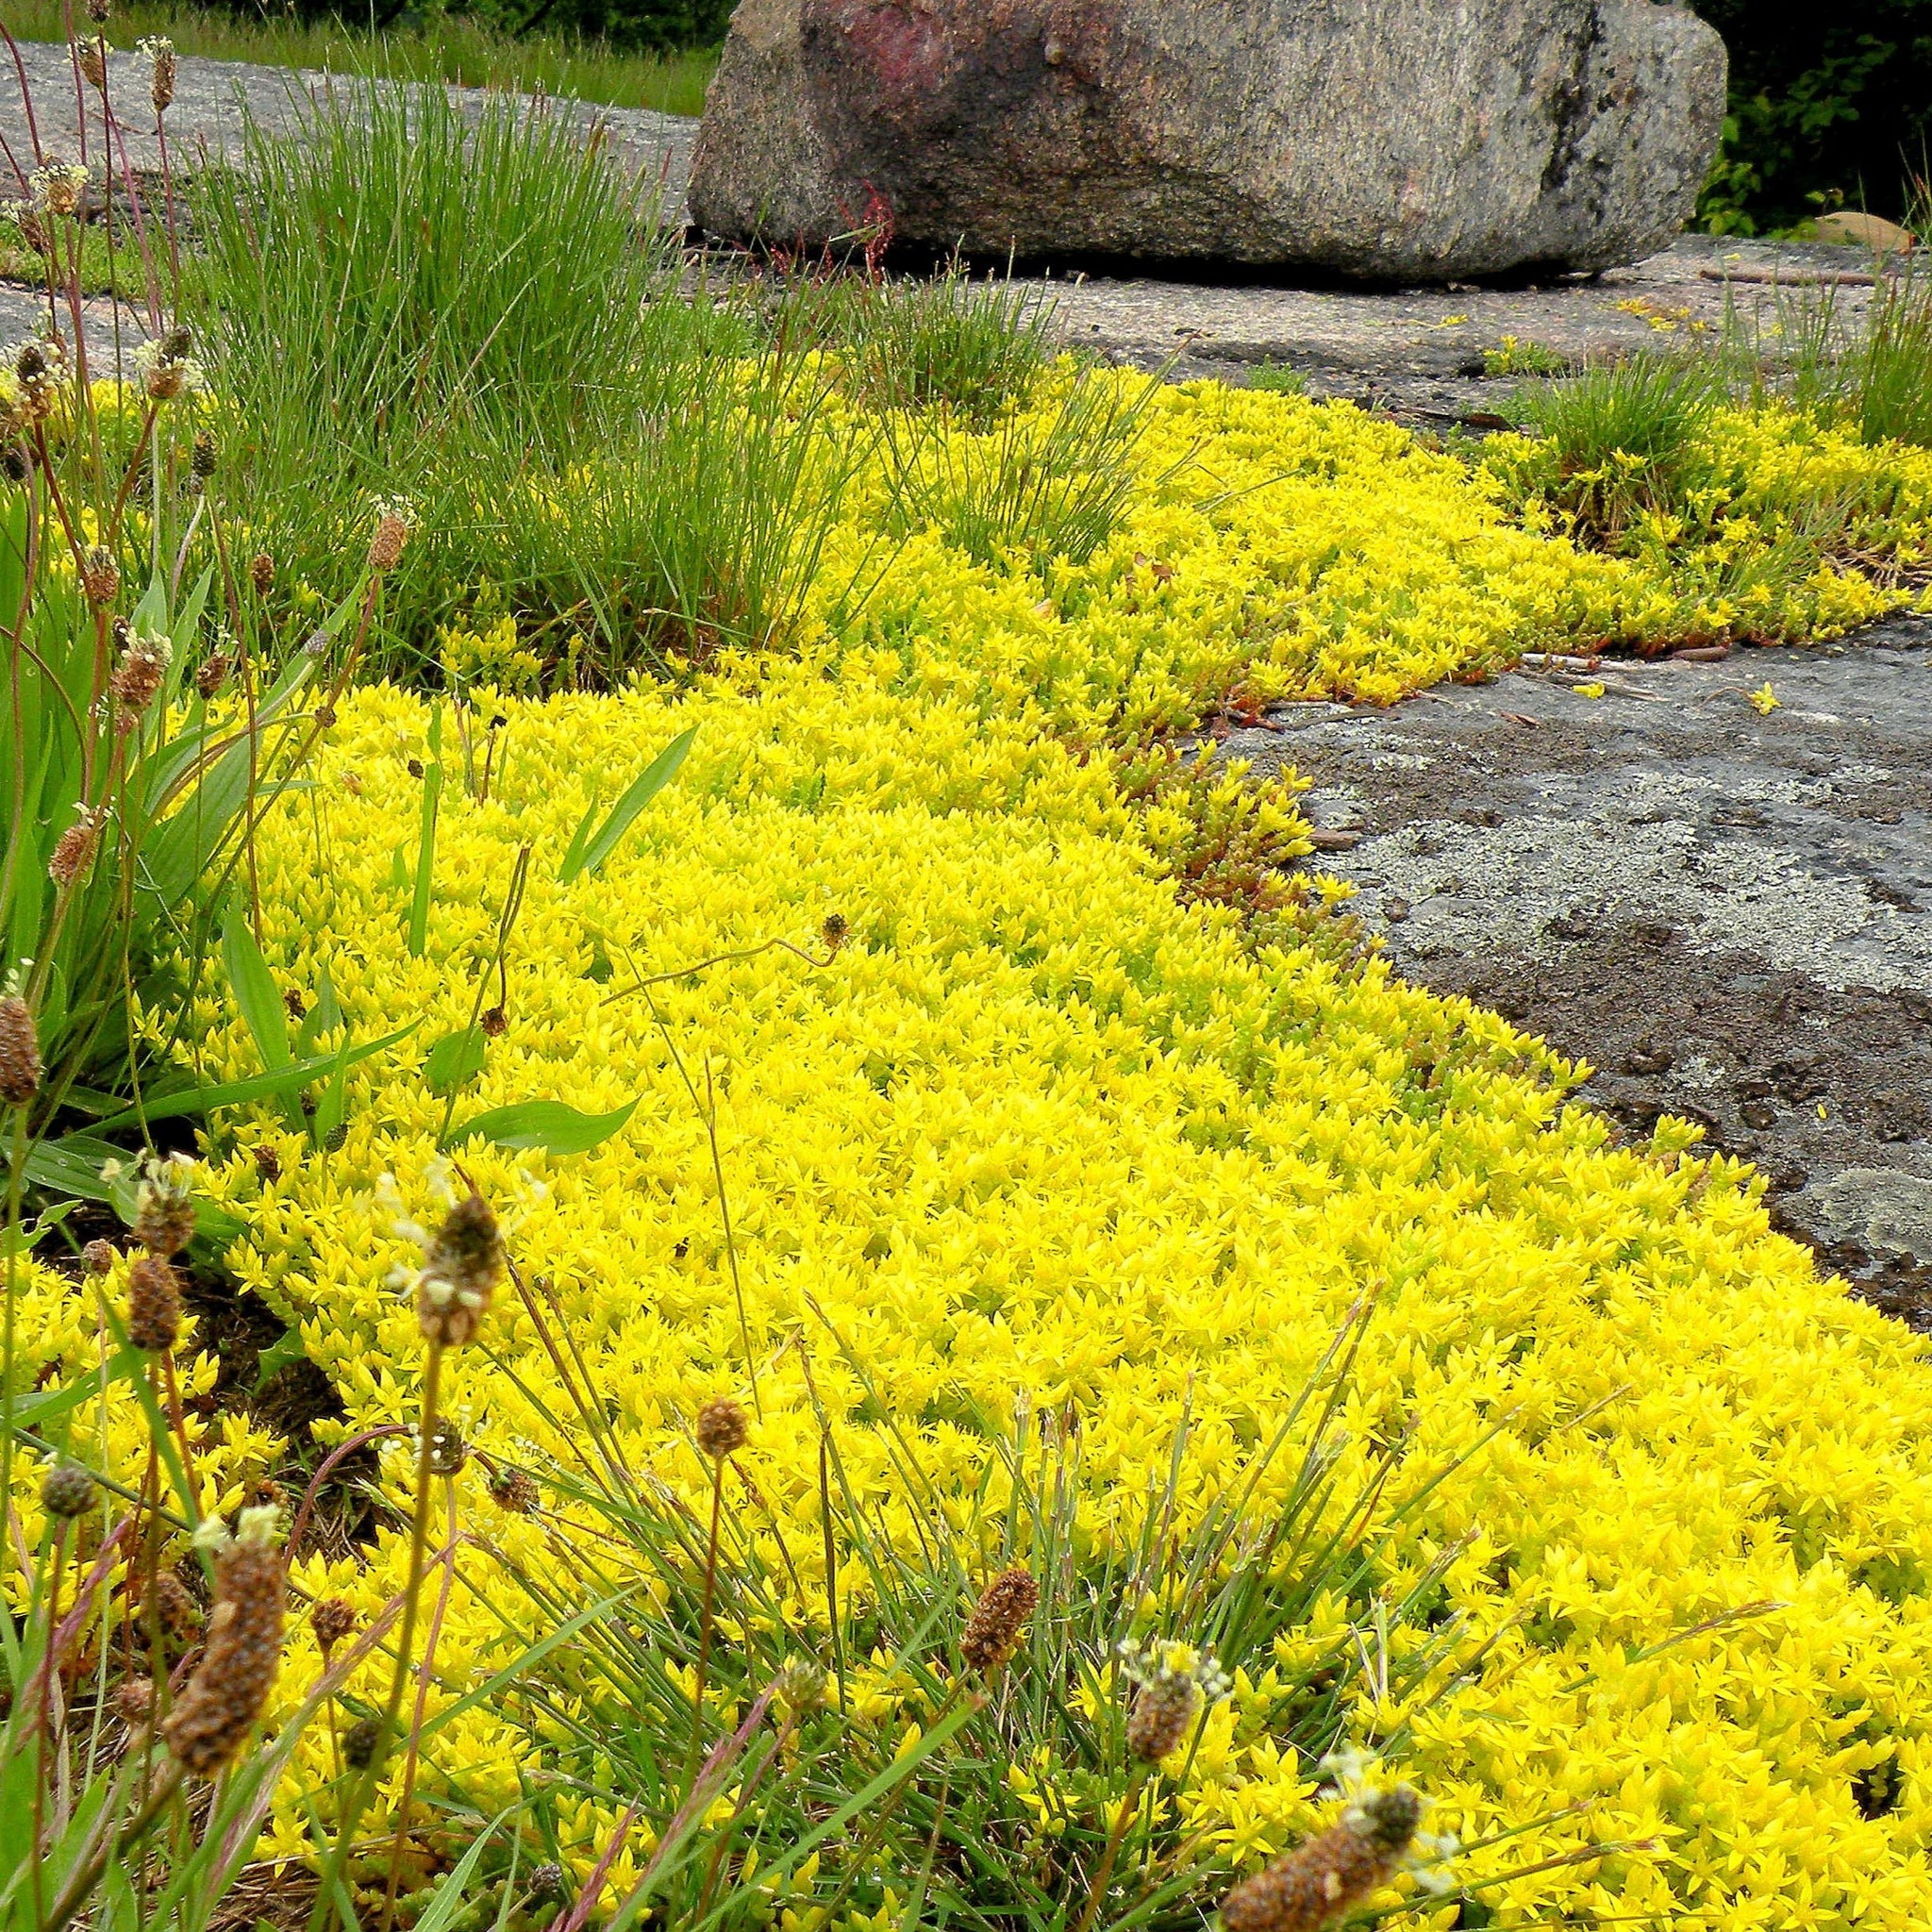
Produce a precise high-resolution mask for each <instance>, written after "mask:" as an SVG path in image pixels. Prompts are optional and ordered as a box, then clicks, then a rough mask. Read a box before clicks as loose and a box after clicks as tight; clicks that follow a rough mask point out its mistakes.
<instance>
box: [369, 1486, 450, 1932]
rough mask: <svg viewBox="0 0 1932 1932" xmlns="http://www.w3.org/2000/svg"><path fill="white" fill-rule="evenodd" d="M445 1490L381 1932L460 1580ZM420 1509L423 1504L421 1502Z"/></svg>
mask: <svg viewBox="0 0 1932 1932" xmlns="http://www.w3.org/2000/svg"><path fill="white" fill-rule="evenodd" d="M442 1487H443V1493H444V1496H445V1498H446V1501H447V1504H448V1514H449V1535H448V1538H447V1540H446V1541H445V1542H444V1545H443V1547H444V1549H445V1551H446V1553H447V1554H446V1557H445V1560H444V1563H443V1566H442V1582H441V1586H440V1587H439V1589H438V1590H437V1592H436V1608H435V1609H434V1610H433V1611H432V1612H431V1613H430V1618H429V1630H428V1634H427V1635H426V1636H425V1639H424V1641H423V1661H422V1663H421V1664H420V1665H419V1666H418V1668H417V1671H416V1704H415V1708H414V1709H413V1710H412V1711H411V1713H410V1716H409V1741H408V1748H407V1750H406V1751H405V1753H404V1757H403V1794H402V1797H401V1798H400V1799H399V1800H398V1801H397V1805H396V1822H395V1828H394V1830H393V1832H392V1833H391V1839H390V1853H389V1882H388V1884H387V1886H386V1887H385V1888H384V1890H383V1895H382V1919H381V1926H382V1932H389V1928H390V1926H391V1924H394V1922H395V1914H396V1891H397V1888H398V1887H399V1886H400V1884H401V1882H402V1876H403V1847H404V1845H405V1844H406V1843H408V1836H409V1807H410V1805H411V1804H412V1803H413V1802H414V1800H415V1796H416V1767H417V1765H418V1763H419V1762H420V1761H421V1757H422V1747H423V1719H424V1717H425V1714H426V1713H427V1710H428V1707H429V1686H430V1684H431V1682H432V1681H433V1679H434V1676H435V1662H436V1646H437V1643H438V1641H439V1640H440V1639H441V1636H442V1621H443V1618H444V1617H445V1616H446V1615H447V1614H448V1611H449V1598H450V1591H451V1590H452V1588H453V1587H454V1586H455V1583H456V1580H457V1482H456V1478H455V1477H454V1476H445V1477H444V1478H443V1481H442ZM418 1509H419V1511H421V1509H422V1505H421V1503H420V1502H419V1504H418Z"/></svg>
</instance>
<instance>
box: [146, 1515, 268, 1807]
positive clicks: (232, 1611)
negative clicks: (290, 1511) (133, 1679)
mask: <svg viewBox="0 0 1932 1932" xmlns="http://www.w3.org/2000/svg"><path fill="white" fill-rule="evenodd" d="M279 1516H280V1512H279V1511H278V1510H275V1509H244V1510H243V1511H242V1524H241V1529H240V1531H239V1533H238V1534H237V1535H236V1537H235V1539H234V1541H232V1542H231V1543H230V1544H229V1545H228V1547H227V1548H226V1549H225V1550H224V1551H223V1552H222V1554H221V1556H220V1557H219V1558H218V1559H217V1563H216V1568H215V1607H214V1610H213V1613H212V1614H211V1615H210V1616H209V1618H208V1642H207V1646H206V1648H205V1649H204V1650H203V1652H202V1658H201V1663H200V1665H199V1666H198V1667H197V1668H196V1670H195V1673H194V1674H193V1676H192V1677H191V1678H190V1679H189V1680H188V1685H187V1688H186V1689H185V1690H184V1691H182V1693H181V1696H180V1699H179V1701H178V1702H177V1703H176V1704H175V1708H174V1711H173V1713H172V1714H171V1715H170V1716H169V1718H168V1721H167V1723H166V1724H165V1725H164V1726H163V1727H162V1728H163V1731H164V1733H165V1735H166V1737H167V1740H168V1748H169V1750H171V1751H172V1752H173V1753H174V1754H175V1757H176V1758H177V1759H178V1760H179V1762H180V1763H181V1765H182V1766H183V1768H184V1769H186V1770H187V1771H189V1772H191V1773H192V1774H194V1775H196V1776H198V1777H212V1776H213V1775H214V1774H215V1773H216V1772H218V1771H220V1770H221V1769H222V1767H223V1766H224V1765H225V1764H228V1763H230V1762H231V1761H232V1760H233V1759H234V1757H235V1756H236V1755H237V1753H238V1752H240V1751H241V1749H242V1745H244V1744H245V1743H246V1742H247V1741H248V1736H249V1733H250V1732H251V1731H253V1730H254V1728H255V1725H256V1723H257V1721H258V1719H259V1717H260V1716H261V1712H262V1708H263V1707H264V1706H265V1705H266V1704H267V1702H268V1694H269V1691H271V1690H272V1689H273V1688H274V1686H275V1672H276V1670H277V1669H278V1668H279V1667H280V1664H281V1660H282V1611H283V1590H284V1585H283V1576H282V1553H281V1551H280V1550H279V1549H277V1548H276V1546H275V1529H276V1524H277V1522H278V1519H279Z"/></svg>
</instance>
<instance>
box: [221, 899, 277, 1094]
mask: <svg viewBox="0 0 1932 1932" xmlns="http://www.w3.org/2000/svg"><path fill="white" fill-rule="evenodd" d="M222 964H223V965H224V966H225V968H226V969H227V974H228V990H229V991H231V992H232V993H233V994H234V995H235V1004H236V1005H237V1006H238V1007H239V1008H241V1009H242V1019H244V1020H245V1021H247V1023H248V1031H249V1033H250V1035H251V1036H252V1037H253V1039H254V1041H255V1050H256V1052H257V1053H258V1054H259V1055H260V1056H261V1063H262V1065H263V1066H264V1067H266V1068H267V1069H269V1071H271V1072H274V1071H275V1069H276V1068H278V1067H286V1066H287V1065H288V1064H289V1063H290V1061H291V1059H292V1058H293V1056H292V1055H291V1053H290V1051H289V1009H288V1008H287V1007H285V1006H284V1005H283V1004H282V996H281V994H280V993H279V992H277V991H275V975H274V974H271V973H270V972H269V970H268V961H267V960H266V959H264V958H262V957H261V948H260V947H259V946H258V945H257V944H256V943H255V935H254V934H253V933H252V932H250V931H249V930H248V921H247V919H246V917H245V916H244V915H243V913H242V908H240V907H239V906H237V907H236V908H234V909H233V910H232V911H230V912H229V914H228V920H227V924H225V926H224V927H223V928H222Z"/></svg>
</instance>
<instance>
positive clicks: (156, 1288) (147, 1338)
mask: <svg viewBox="0 0 1932 1932" xmlns="http://www.w3.org/2000/svg"><path fill="white" fill-rule="evenodd" d="M127 1339H128V1341H131V1342H132V1343H133V1344H134V1345H135V1347H136V1348H140V1349H145V1350H146V1351H147V1353H148V1354H149V1355H166V1354H167V1352H168V1351H169V1350H170V1349H171V1348H173V1347H174V1346H175V1342H177V1341H180V1339H181V1277H180V1276H179V1275H178V1274H175V1267H174V1263H173V1262H171V1261H164V1260H162V1259H161V1257H159V1256H158V1255H143V1256H142V1257H141V1259H140V1260H138V1261H137V1262H136V1263H135V1264H134V1266H133V1267H132V1268H130V1269H129V1270H128V1271H127Z"/></svg>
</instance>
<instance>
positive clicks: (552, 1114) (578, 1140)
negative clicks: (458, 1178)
mask: <svg viewBox="0 0 1932 1932" xmlns="http://www.w3.org/2000/svg"><path fill="white" fill-rule="evenodd" d="M636 1109H637V1102H636V1101H635V1100H632V1101H628V1102H626V1103H625V1105H624V1106H623V1107H620V1108H616V1109H615V1110H614V1111H613V1112H610V1113H579V1112H578V1111H577V1110H576V1108H574V1107H566V1106H565V1105H564V1103H563V1102H562V1101H560V1100H521V1101H518V1102H517V1103H516V1104H515V1105H514V1106H511V1107H493V1108H491V1109H490V1111H489V1112H488V1113H479V1114H477V1115H476V1116H475V1119H474V1120H468V1121H465V1122H464V1123H463V1124H462V1125H461V1126H459V1127H458V1129H457V1130H456V1132H455V1133H453V1134H452V1135H451V1136H450V1140H451V1141H452V1142H455V1141H471V1140H475V1139H478V1138H480V1139H482V1140H485V1141H491V1143H492V1144H493V1145H495V1146H498V1147H509V1148H527V1147H541V1148H542V1149H543V1151H544V1152H545V1153H546V1154H588V1153H589V1152H590V1151H591V1148H592V1147H595V1146H598V1145H600V1144H601V1143H602V1142H604V1141H608V1139H609V1138H610V1137H611V1135H612V1134H614V1133H616V1132H617V1130H618V1129H619V1128H620V1127H621V1126H623V1125H624V1124H625V1121H627V1120H629V1119H630V1117H631V1115H632V1114H633V1113H634V1112H635V1111H636Z"/></svg>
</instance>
